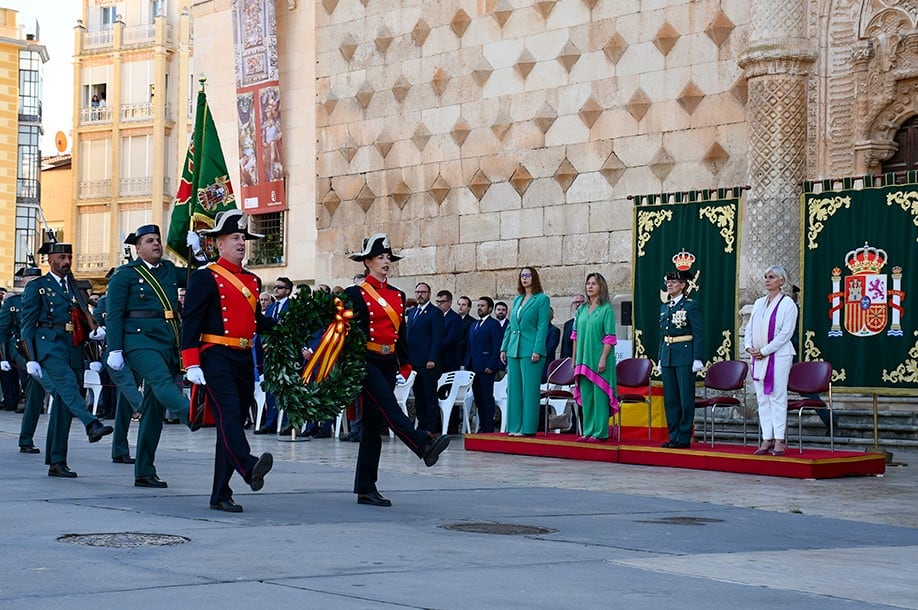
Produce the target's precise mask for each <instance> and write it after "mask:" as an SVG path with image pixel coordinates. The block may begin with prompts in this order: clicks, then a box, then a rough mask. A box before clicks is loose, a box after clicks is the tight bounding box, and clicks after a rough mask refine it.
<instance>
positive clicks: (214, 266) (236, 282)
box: [207, 263, 258, 311]
mask: <svg viewBox="0 0 918 610" xmlns="http://www.w3.org/2000/svg"><path fill="white" fill-rule="evenodd" d="M207 268H208V269H210V270H211V271H213V272H214V273H216V274H217V275H219V276H220V277H222V278H223V279H225V280H226V281H227V282H229V283H230V284H231V285H232V286H233V288H235V289H236V290H238V291H239V292H241V293H242V296H244V297H245V298H246V300H247V301H248V302H249V305H251V306H252V311H257V310H258V299H257V298H255V295H254V294H252V291H251V290H249V289H248V288H247V287H246V285H245V284H243V283H242V280H240V279H239V278H238V277H236V276H235V275H233V272H232V271H230V270H229V269H227V268H226V267H224V266H222V265H220V264H218V263H211V264H209V265H207Z"/></svg>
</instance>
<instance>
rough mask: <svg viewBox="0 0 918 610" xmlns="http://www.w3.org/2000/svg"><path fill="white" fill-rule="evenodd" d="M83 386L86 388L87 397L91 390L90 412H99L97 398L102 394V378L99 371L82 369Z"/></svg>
mask: <svg viewBox="0 0 918 610" xmlns="http://www.w3.org/2000/svg"><path fill="white" fill-rule="evenodd" d="M83 387H84V388H86V394H87V396H86V397H87V398H89V393H90V392H92V414H93V415H97V414H98V412H99V398H100V397H101V395H102V379H101V378H100V377H99V372H98V371H94V370H92V369H86V370H85V371H83Z"/></svg>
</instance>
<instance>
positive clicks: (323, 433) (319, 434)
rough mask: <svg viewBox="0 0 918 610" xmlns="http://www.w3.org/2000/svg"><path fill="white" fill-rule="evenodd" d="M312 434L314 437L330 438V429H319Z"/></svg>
mask: <svg viewBox="0 0 918 610" xmlns="http://www.w3.org/2000/svg"><path fill="white" fill-rule="evenodd" d="M313 436H314V437H315V438H331V430H319V431H318V432H316V433H315V434H314V435H313Z"/></svg>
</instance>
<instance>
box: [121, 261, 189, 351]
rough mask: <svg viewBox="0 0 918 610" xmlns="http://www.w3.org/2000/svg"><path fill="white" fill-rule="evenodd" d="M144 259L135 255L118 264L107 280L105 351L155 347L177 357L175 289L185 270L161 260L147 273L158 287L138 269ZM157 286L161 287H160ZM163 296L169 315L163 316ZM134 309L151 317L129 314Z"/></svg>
mask: <svg viewBox="0 0 918 610" xmlns="http://www.w3.org/2000/svg"><path fill="white" fill-rule="evenodd" d="M144 267H145V263H144V262H143V261H142V260H141V259H139V258H138V259H136V260H133V261H131V262H130V263H127V264H126V265H122V266H120V267H118V269H117V270H116V271H115V273H114V274H113V275H112V277H111V280H109V283H108V291H107V293H106V299H105V332H106V335H105V339H106V341H107V343H108V349H109V351H118V350H121V351H124V352H130V351H133V350H140V349H155V350H158V351H160V352H162V353H164V354H167V355H170V356H171V355H173V352H174V356H175V358H176V359H177V358H178V337H177V335H176V333H177V332H178V331H179V303H178V289H179V285H180V283H182V284H183V283H184V279H185V277H184V276H185V270H184V269H181V270H180V269H179V268H177V267H176V266H175V265H173V264H172V263H171V262H169V261H165V260H164V261H162V262H161V263H160V264H159V266H158V267H157V268H156V269H149V268H147V270H148V271H149V273H150V274H151V275H152V276H153V277H154V278H156V280H157V281H158V283H159V287H156V286H153V285H151V283H150V282H149V281H148V280H147V279H145V278H144V277H142V276H141V275H140V273H138V271H137V269H138V268H141V269H143V268H144ZM160 288H161V290H160ZM163 299H165V302H166V303H167V304H168V306H169V309H171V312H172V316H173V318H172V319H171V320H169V319H166V317H165V315H164V311H165V309H166V308H165V307H164V303H163ZM134 312H137V313H140V314H141V315H149V316H153V317H132V316H131V314H132V313H134Z"/></svg>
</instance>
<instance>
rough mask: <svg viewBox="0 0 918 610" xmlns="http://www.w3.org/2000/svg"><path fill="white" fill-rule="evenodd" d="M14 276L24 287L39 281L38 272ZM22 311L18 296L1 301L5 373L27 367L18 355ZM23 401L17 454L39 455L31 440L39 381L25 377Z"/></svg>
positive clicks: (40, 397)
mask: <svg viewBox="0 0 918 610" xmlns="http://www.w3.org/2000/svg"><path fill="white" fill-rule="evenodd" d="M16 276H18V277H21V278H22V285H23V286H25V285H27V284H28V283H29V282H31V281H32V280H34V279H35V278H37V277H41V269H39V268H38V267H22V268H21V269H19V271H17V272H16ZM21 309H22V295H21V294H14V295H12V296H10V297H7V298H6V300H4V301H3V307H2V308H0V351H2V356H0V369H2V370H4V371H9V370H12V367H13V364H15V365H16V366H17V367H20V369H21V370H25V367H26V359H25V357H24V356H23V355H22V352H21V351H20V341H21V339H20V332H21V321H20V319H19V317H20V311H21ZM25 397H26V398H25V410H24V411H23V414H22V424H21V427H20V429H19V452H20V453H41V450H39V448H38V447H36V446H35V441H34V438H33V437H34V436H35V428H37V427H38V417H39V415H41V409H42V406H43V405H44V401H45V388H44V387H43V386H42V385H41V383H40V380H38V379H36V378H34V377H32V376H31V375H26V376H25Z"/></svg>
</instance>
